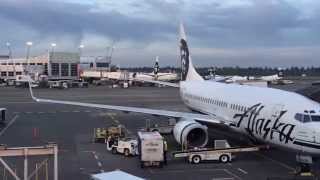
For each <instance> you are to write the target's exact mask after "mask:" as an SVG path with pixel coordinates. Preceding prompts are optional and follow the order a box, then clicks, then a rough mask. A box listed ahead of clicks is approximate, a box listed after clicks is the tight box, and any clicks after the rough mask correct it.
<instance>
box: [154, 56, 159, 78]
mask: <svg viewBox="0 0 320 180" xmlns="http://www.w3.org/2000/svg"><path fill="white" fill-rule="evenodd" d="M159 71H160V66H159V56H157V57H156V62H155V64H154V66H153V74H154V75H158V72H159Z"/></svg>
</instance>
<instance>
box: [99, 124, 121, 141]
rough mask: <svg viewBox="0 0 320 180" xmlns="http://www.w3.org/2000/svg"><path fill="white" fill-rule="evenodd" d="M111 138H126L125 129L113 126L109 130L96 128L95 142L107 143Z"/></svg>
mask: <svg viewBox="0 0 320 180" xmlns="http://www.w3.org/2000/svg"><path fill="white" fill-rule="evenodd" d="M109 137H112V138H123V137H125V129H124V127H122V126H111V127H107V128H95V129H94V133H93V142H95V143H107V140H108V138H109Z"/></svg>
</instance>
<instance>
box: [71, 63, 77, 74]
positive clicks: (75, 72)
mask: <svg viewBox="0 0 320 180" xmlns="http://www.w3.org/2000/svg"><path fill="white" fill-rule="evenodd" d="M77 75H78V65H77V64H71V76H77Z"/></svg>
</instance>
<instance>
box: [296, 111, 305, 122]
mask: <svg viewBox="0 0 320 180" xmlns="http://www.w3.org/2000/svg"><path fill="white" fill-rule="evenodd" d="M294 118H295V119H296V120H298V121H300V122H303V121H302V119H303V115H302V114H300V113H297V114H296V115H295V116H294Z"/></svg>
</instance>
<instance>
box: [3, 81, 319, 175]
mask: <svg viewBox="0 0 320 180" xmlns="http://www.w3.org/2000/svg"><path fill="white" fill-rule="evenodd" d="M303 83H304V85H305V82H303ZM304 85H303V86H304ZM291 86H292V87H291ZM279 87H280V86H279ZM299 87H300V88H301V87H302V85H299V83H298V84H295V85H288V86H282V87H280V88H282V89H286V90H296V89H299ZM277 88H278V87H277ZM34 93H35V95H36V96H37V97H42V98H52V99H59V100H70V101H80V102H91V103H100V104H110V105H124V106H134V107H147V108H155V109H166V110H176V111H188V109H187V108H186V106H184V105H183V103H182V101H181V100H180V98H179V90H178V89H175V88H157V87H130V88H128V89H122V88H115V89H112V88H108V87H106V86H99V87H92V86H91V87H89V88H74V89H65V90H59V89H35V90H34ZM0 107H5V108H7V109H8V114H7V126H5V127H2V128H1V129H0V143H1V144H6V145H7V146H9V147H18V146H38V145H45V144H46V143H48V142H56V143H58V146H59V179H70V180H71V179H74V180H76V179H77V180H85V179H89V176H90V174H94V173H100V172H108V171H113V170H116V169H120V170H122V171H125V172H128V173H130V174H133V175H136V176H139V177H142V178H146V179H152V180H163V179H165V180H171V179H172V180H173V179H184V180H189V179H190V180H191V179H192V180H193V179H201V180H206V179H208V180H209V179H210V180H242V179H249V180H258V179H293V178H294V177H295V168H296V166H297V164H296V162H295V154H294V153H291V152H287V151H285V150H281V149H277V148H271V149H269V150H265V151H258V152H248V153H241V154H237V155H236V157H235V159H234V160H233V161H232V162H231V163H227V164H222V163H219V162H205V163H201V164H198V165H194V164H189V163H187V162H186V161H185V160H184V159H173V158H172V157H171V156H169V158H168V165H167V166H164V167H163V168H144V169H141V168H140V164H139V160H138V157H124V156H122V155H114V154H111V153H110V152H108V151H107V149H106V145H104V144H95V143H93V142H92V138H93V129H94V128H97V127H106V126H111V125H118V124H121V125H124V126H125V127H126V128H127V131H128V133H130V134H131V135H132V136H135V135H136V132H137V131H138V130H139V129H140V128H142V127H144V126H145V123H146V120H151V122H153V123H159V122H160V123H161V122H164V121H165V120H166V118H164V117H154V116H151V115H145V114H138V113H123V112H118V111H108V110H102V109H94V108H84V107H77V106H69V105H57V104H42V103H36V102H34V101H32V100H31V98H30V95H29V92H28V90H27V89H22V88H14V87H1V88H0ZM210 127H211V125H209V135H210V141H209V143H213V140H214V139H227V140H228V141H229V143H230V144H231V145H232V146H244V145H247V143H248V142H247V141H246V139H245V137H242V136H239V135H237V134H233V133H231V132H226V131H224V130H223V129H222V130H221V129H216V128H210ZM165 138H166V139H167V140H168V146H169V150H178V149H179V146H178V145H177V143H176V142H175V141H174V140H173V138H172V136H171V135H168V136H165ZM45 158H48V157H45V156H41V157H36V158H32V157H30V163H29V172H31V171H32V170H33V169H34V168H35V163H39V162H40V161H41V160H43V159H45ZM4 159H5V160H6V161H7V162H8V163H9V165H11V166H12V167H13V168H14V169H16V171H17V173H18V174H19V175H20V176H22V175H23V158H4ZM48 169H49V178H52V174H53V173H52V159H50V158H49V164H48ZM314 170H315V172H316V173H318V172H319V170H320V165H319V163H316V164H315V166H314ZM3 173H4V172H3V167H2V166H0V179H1V178H3V177H4V174H3ZM39 177H40V179H44V178H45V169H41V170H40V174H39ZM7 179H8V180H10V179H13V178H12V177H9V176H8V178H7Z"/></svg>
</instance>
